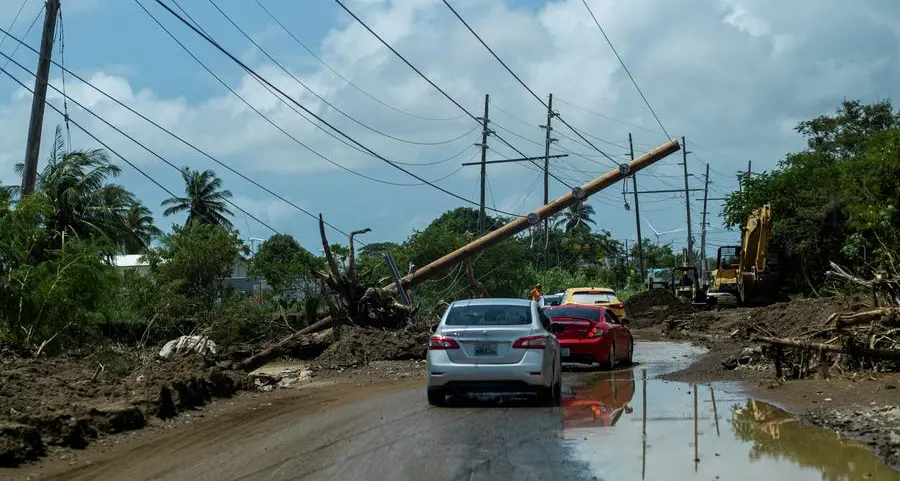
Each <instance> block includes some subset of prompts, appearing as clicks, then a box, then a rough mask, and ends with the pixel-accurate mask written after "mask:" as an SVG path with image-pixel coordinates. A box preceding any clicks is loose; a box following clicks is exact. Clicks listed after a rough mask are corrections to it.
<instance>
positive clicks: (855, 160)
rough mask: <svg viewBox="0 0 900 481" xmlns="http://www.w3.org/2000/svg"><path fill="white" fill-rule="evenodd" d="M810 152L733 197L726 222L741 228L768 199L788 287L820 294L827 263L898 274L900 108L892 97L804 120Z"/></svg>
mask: <svg viewBox="0 0 900 481" xmlns="http://www.w3.org/2000/svg"><path fill="white" fill-rule="evenodd" d="M796 130H797V132H799V133H800V134H801V135H803V136H804V137H805V138H806V139H807V143H808V149H807V150H804V151H801V152H794V153H790V154H788V155H787V156H785V158H784V159H783V160H781V161H780V162H779V164H778V167H777V168H776V169H774V170H772V171H770V172H763V173H761V174H759V175H756V176H754V177H753V178H751V179H746V180H745V181H744V184H743V189H742V190H741V191H739V192H734V193H732V194H731V196H730V197H729V199H728V200H727V202H726V206H725V222H726V224H727V225H729V226H740V225H742V224H743V223H744V222H745V219H746V218H747V215H748V214H749V213H750V212H751V211H752V210H753V209H755V208H758V207H759V206H760V205H762V204H765V203H769V204H771V205H772V210H773V213H774V216H775V218H774V222H773V244H774V246H775V247H776V248H777V249H778V250H780V251H781V252H782V253H783V255H784V260H785V262H786V265H785V266H784V267H783V270H784V272H785V273H786V275H787V279H788V281H789V284H790V287H792V288H793V290H795V291H798V292H815V291H816V290H818V289H820V288H821V287H822V286H823V284H824V282H825V271H826V270H827V269H828V262H829V261H834V262H836V263H838V264H840V265H843V266H846V267H849V268H851V269H853V270H868V271H869V272H870V273H871V271H872V270H877V269H885V270H891V271H896V270H897V269H896V268H895V262H896V260H897V254H898V247H897V246H898V245H900V244H898V240H900V238H898V233H900V231H898V229H900V209H898V207H900V190H898V189H897V186H898V185H900V113H897V112H894V110H893V107H892V106H891V103H890V102H888V101H883V102H877V103H874V104H870V105H865V104H862V103H860V102H858V101H845V102H843V103H842V105H841V107H840V109H838V110H837V112H835V114H834V115H827V116H821V117H818V118H815V119H813V120H809V121H804V122H800V123H799V124H798V125H797V128H796Z"/></svg>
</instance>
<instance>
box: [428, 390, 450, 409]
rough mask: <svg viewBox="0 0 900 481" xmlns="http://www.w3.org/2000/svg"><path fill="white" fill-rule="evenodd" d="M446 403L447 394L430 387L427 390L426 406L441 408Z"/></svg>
mask: <svg viewBox="0 0 900 481" xmlns="http://www.w3.org/2000/svg"><path fill="white" fill-rule="evenodd" d="M446 402H447V393H445V392H444V390H443V389H440V388H436V387H431V388H428V404H431V405H432V406H443V405H444V404H445V403H446Z"/></svg>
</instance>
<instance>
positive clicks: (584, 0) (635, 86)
mask: <svg viewBox="0 0 900 481" xmlns="http://www.w3.org/2000/svg"><path fill="white" fill-rule="evenodd" d="M445 1H446V0H445ZM581 2H582V3H584V8H586V9H587V11H588V13H589V14H591V18H592V19H594V23H595V24H597V28H598V29H600V33H601V34H603V38H604V39H606V43H607V44H609V48H610V50H612V52H613V54H615V56H616V58H617V59H619V64H621V65H622V69H623V70H625V73H626V74H628V78H629V79H631V83H632V84H634V88H635V89H637V91H638V93H639V94H640V95H641V98H642V99H644V103H645V104H646V105H647V108H648V109H650V113H651V114H653V118H654V119H656V123H658V124H659V128H660V129H662V131H663V133H664V134H666V138H671V136H670V135H669V132H668V131H667V130H666V128H665V127H664V126H663V124H662V121H661V120H659V116H658V115H656V111H655V110H653V106H651V105H650V101H649V100H647V96H645V95H644V92H643V91H642V90H641V88H640V87H638V84H637V81H636V80H635V79H634V76H633V75H631V71H630V70H628V67H627V66H626V65H625V61H624V60H622V57H621V56H619V52H618V51H616V47H615V46H614V45H613V43H612V40H610V39H609V37H608V36H607V35H606V31H605V30H603V27H602V26H601V25H600V21H599V20H597V17H596V16H595V15H594V12H593V10H591V6H590V5H588V3H587V0H581Z"/></svg>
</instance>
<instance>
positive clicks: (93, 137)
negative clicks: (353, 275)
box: [0, 52, 279, 234]
mask: <svg viewBox="0 0 900 481" xmlns="http://www.w3.org/2000/svg"><path fill="white" fill-rule="evenodd" d="M0 55H3V56H6V54H5V53H3V52H0ZM13 63H15V64H16V65H17V66H18V67H19V68H21V69H23V70H25V71H26V72H28V73H29V74H30V75H32V76H35V74H34V73H33V72H31V71H30V70H28V69H27V68H24V67H23V66H22V65H21V64H19V63H18V62H16V61H15V60H14V61H13ZM0 71H2V72H3V73H5V74H6V75H7V76H9V77H10V78H11V79H13V80H14V81H15V82H16V83H17V84H19V85H20V86H22V87H23V88H25V89H26V90H27V91H28V92H31V93H32V95H33V94H34V91H33V90H31V89H30V88H28V87H26V86H25V84H24V83H22V82H21V81H19V79H18V78H16V77H14V76H13V75H12V74H11V73H9V71H8V70H6V69H0ZM47 86H48V87H50V88H52V89H53V90H54V91H55V92H57V93H59V94H60V95H63V96H65V95H66V94H64V93H63V92H62V90H60V89H58V88H56V86H54V85H52V84H50V83H49V82H48V83H47ZM69 100H71V101H72V103H74V104H75V105H77V106H79V107H81V108H82V109H83V110H84V111H85V112H87V113H89V114H91V115H92V116H93V117H95V118H96V119H97V120H99V121H101V122H103V123H104V124H105V125H106V126H107V127H109V128H111V129H113V130H115V131H116V132H118V133H119V134H121V135H123V136H124V137H125V138H127V139H128V140H130V141H132V142H134V143H135V144H137V145H138V146H139V147H141V148H142V149H144V150H146V151H147V153H149V154H150V155H152V156H154V157H156V158H157V159H159V160H161V161H162V162H164V163H165V164H166V165H168V166H169V167H172V168H173V169H175V170H177V171H178V172H181V171H182V169H181V168H179V167H178V166H177V165H175V164H173V163H172V162H170V161H169V160H167V159H166V158H165V157H163V156H161V155H159V154H158V153H157V152H156V151H154V150H153V149H151V148H149V147H147V146H146V145H144V144H143V143H142V142H140V141H139V140H137V139H135V138H134V137H132V136H131V135H129V134H128V133H126V132H125V131H123V130H122V129H120V128H118V127H116V126H115V125H113V124H111V123H110V122H109V121H107V120H106V119H104V118H103V117H101V116H100V115H97V114H96V113H94V111H92V110H90V109H88V108H87V107H85V106H84V105H82V104H81V103H79V102H78V101H77V100H75V99H72V98H70V99H69ZM44 104H45V105H48V106H50V108H52V109H53V110H55V111H56V112H58V113H59V114H60V115H63V112H61V111H60V110H59V109H57V108H56V106H54V105H53V104H51V103H50V102H47V101H44ZM70 122H71V123H72V124H74V125H75V126H76V127H78V128H79V129H81V131H82V132H84V133H85V134H87V135H88V136H89V137H91V138H92V139H94V140H95V141H96V142H98V143H99V144H100V145H102V146H103V147H104V148H105V149H106V150H108V151H110V152H112V153H113V155H115V156H116V157H119V158H120V159H122V160H123V161H124V162H125V163H126V164H128V165H130V166H131V167H132V168H134V169H135V170H137V171H138V172H139V173H140V174H141V175H143V176H144V177H146V178H147V179H149V180H150V181H151V182H153V183H154V184H156V185H157V186H158V187H160V188H162V189H163V190H164V191H166V193H168V194H169V195H171V196H172V197H178V196H177V195H175V194H173V193H172V192H171V191H170V190H169V189H167V188H165V187H164V186H163V185H162V184H160V183H159V182H158V181H156V180H155V179H153V177H151V176H150V175H149V174H147V173H146V172H144V171H143V170H141V169H140V168H138V167H137V166H136V165H134V164H133V163H132V162H131V161H130V160H128V159H126V158H125V157H124V156H122V155H121V154H119V153H118V152H116V151H115V150H113V149H112V148H111V147H110V146H109V145H107V144H106V143H104V142H103V141H101V140H100V139H98V138H97V137H96V136H95V135H94V134H92V133H90V132H88V131H87V130H86V129H85V128H84V127H82V126H81V125H79V124H77V123H75V121H73V120H70ZM223 200H224V201H225V202H226V203H228V205H230V206H232V207H234V208H235V209H237V210H239V211H241V213H243V214H244V215H246V216H247V217H250V218H251V219H253V220H255V221H256V222H259V223H260V225H262V226H264V227H266V228H268V229H270V230H272V232H275V233H276V234H278V233H279V232H278V230H277V229H275V228H274V227H272V226H270V225H268V224H267V223H265V222H263V221H262V220H260V219H259V218H257V217H256V216H254V215H253V214H251V213H249V212H247V211H246V210H244V209H243V208H242V207H241V206H239V205H237V204H235V203H234V202H233V201H231V200H229V199H223Z"/></svg>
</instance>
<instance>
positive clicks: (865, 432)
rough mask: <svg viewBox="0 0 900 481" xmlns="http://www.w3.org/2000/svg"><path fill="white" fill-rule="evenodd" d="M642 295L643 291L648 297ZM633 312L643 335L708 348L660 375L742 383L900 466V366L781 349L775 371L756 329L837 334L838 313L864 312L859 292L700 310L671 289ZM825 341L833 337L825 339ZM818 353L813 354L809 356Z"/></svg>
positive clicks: (791, 334) (775, 333)
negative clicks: (831, 325) (831, 323)
mask: <svg viewBox="0 0 900 481" xmlns="http://www.w3.org/2000/svg"><path fill="white" fill-rule="evenodd" d="M642 297H643V298H642ZM628 307H630V308H631V312H630V313H629V316H630V317H631V318H632V319H633V320H632V322H633V325H635V327H636V332H637V335H639V336H641V337H644V338H647V339H663V340H688V341H691V342H692V343H694V344H697V345H700V346H702V347H704V348H706V349H708V351H707V353H706V354H704V355H702V356H700V357H699V358H698V359H697V360H696V361H695V362H694V363H692V364H691V365H690V366H688V367H686V368H685V369H683V370H681V371H677V372H673V373H670V374H667V375H664V376H662V377H663V378H664V379H667V380H672V381H681V382H690V383H712V382H741V383H743V385H744V386H745V387H746V389H747V391H748V393H749V394H750V395H751V396H753V397H756V398H759V399H762V400H766V401H769V402H771V403H773V404H776V405H778V406H780V407H782V408H784V409H785V410H787V411H790V412H792V413H794V414H795V415H797V416H798V418H800V419H801V420H802V421H804V422H806V423H809V424H813V425H816V426H821V427H825V428H828V429H831V430H833V431H835V432H837V433H838V434H839V435H840V436H842V437H845V438H849V439H852V440H854V441H858V442H861V443H864V444H866V445H868V446H870V447H871V448H872V449H873V450H874V451H875V453H876V454H877V455H878V456H879V457H880V458H881V459H882V460H883V461H884V462H885V463H886V464H888V465H889V466H891V467H892V468H894V469H896V470H900V389H898V388H900V373H898V372H897V369H896V366H893V365H889V364H885V363H880V364H874V363H871V362H869V363H865V364H864V363H861V362H859V361H855V360H849V359H847V358H846V356H837V355H834V356H828V357H819V356H818V355H816V356H809V355H808V353H806V352H804V351H801V350H791V351H790V352H788V354H787V355H785V354H784V352H783V351H780V353H781V356H782V357H781V359H782V366H781V367H782V372H781V377H779V376H778V375H777V372H776V367H775V362H774V361H773V358H774V357H776V356H775V351H774V349H773V348H772V347H771V346H769V345H768V344H766V343H762V342H758V341H754V340H753V339H754V337H753V336H754V334H763V335H767V336H771V337H779V338H792V339H796V338H802V339H808V338H815V337H816V336H818V335H819V333H823V334H822V336H820V337H823V339H824V338H830V339H831V340H833V339H834V338H835V337H836V336H833V333H831V332H829V330H828V329H827V328H826V324H827V320H828V319H829V318H830V316H831V315H832V314H836V313H846V312H860V311H863V310H866V309H868V308H869V307H870V306H869V304H868V302H866V301H865V300H863V299H861V298H859V297H833V298H818V299H796V300H793V301H791V302H785V303H778V304H774V305H771V306H767V307H760V308H731V309H719V310H713V311H695V310H694V309H691V308H690V306H686V305H685V304H682V303H680V302H679V301H678V300H677V299H674V297H672V296H670V295H667V293H659V292H657V293H654V294H652V296H651V295H644V296H636V299H633V300H631V305H630V306H628V305H626V309H627V308H628ZM820 342H827V341H824V340H823V341H820ZM810 357H812V359H810Z"/></svg>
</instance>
